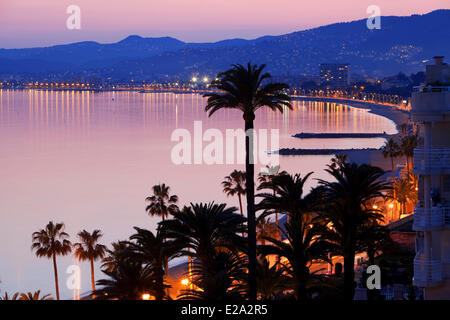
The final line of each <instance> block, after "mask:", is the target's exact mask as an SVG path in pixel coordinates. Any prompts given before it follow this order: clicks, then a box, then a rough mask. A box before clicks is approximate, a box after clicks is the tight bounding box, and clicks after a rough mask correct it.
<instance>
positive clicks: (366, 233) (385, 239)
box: [357, 222, 394, 265]
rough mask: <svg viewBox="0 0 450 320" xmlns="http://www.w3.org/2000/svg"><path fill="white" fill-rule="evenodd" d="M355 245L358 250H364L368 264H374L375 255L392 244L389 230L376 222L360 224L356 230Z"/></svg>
mask: <svg viewBox="0 0 450 320" xmlns="http://www.w3.org/2000/svg"><path fill="white" fill-rule="evenodd" d="M357 241H358V243H357V247H358V248H359V251H361V252H363V251H364V252H366V253H367V257H368V259H369V265H374V264H375V256H376V254H377V253H378V252H380V251H382V250H383V249H385V248H387V247H388V246H392V245H393V243H394V242H393V240H392V239H391V236H390V230H389V229H388V228H387V227H385V226H382V225H380V224H378V223H376V222H371V223H368V224H364V225H362V226H361V227H360V228H359V230H358V239H357Z"/></svg>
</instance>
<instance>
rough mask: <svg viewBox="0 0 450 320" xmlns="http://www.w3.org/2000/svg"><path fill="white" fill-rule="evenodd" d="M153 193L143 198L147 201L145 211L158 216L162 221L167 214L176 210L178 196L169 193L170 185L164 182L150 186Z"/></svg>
mask: <svg viewBox="0 0 450 320" xmlns="http://www.w3.org/2000/svg"><path fill="white" fill-rule="evenodd" d="M152 191H153V195H152V196H149V197H147V198H146V199H145V200H146V201H148V202H149V204H148V206H147V207H146V208H145V211H146V212H147V213H148V214H149V215H151V216H158V217H161V219H162V220H163V221H164V220H165V219H166V218H167V217H168V216H169V214H171V213H172V212H174V211H177V210H178V206H177V205H176V204H177V202H178V196H176V195H170V193H169V192H170V187H169V186H166V185H165V184H164V183H162V184H157V185H154V186H153V187H152Z"/></svg>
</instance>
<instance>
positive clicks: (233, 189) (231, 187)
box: [222, 170, 245, 215]
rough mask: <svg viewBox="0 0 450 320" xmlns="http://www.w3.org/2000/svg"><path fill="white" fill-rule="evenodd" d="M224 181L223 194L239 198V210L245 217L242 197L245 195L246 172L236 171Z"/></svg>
mask: <svg viewBox="0 0 450 320" xmlns="http://www.w3.org/2000/svg"><path fill="white" fill-rule="evenodd" d="M224 179H225V180H224V181H223V182H222V186H223V192H224V193H225V194H226V195H227V196H235V195H237V196H238V199H239V209H240V210H241V215H244V211H243V210H242V196H243V195H245V172H242V171H238V170H234V171H233V172H232V173H230V175H229V176H226V177H225V178H224Z"/></svg>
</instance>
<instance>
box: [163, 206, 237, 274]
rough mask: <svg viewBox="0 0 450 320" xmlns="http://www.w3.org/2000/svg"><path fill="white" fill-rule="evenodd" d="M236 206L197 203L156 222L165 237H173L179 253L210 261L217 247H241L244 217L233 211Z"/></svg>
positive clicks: (206, 262)
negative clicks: (158, 222) (178, 244)
mask: <svg viewBox="0 0 450 320" xmlns="http://www.w3.org/2000/svg"><path fill="white" fill-rule="evenodd" d="M236 211H237V208H236V207H229V208H226V204H225V203H222V204H215V203H214V202H210V203H207V204H206V203H198V204H193V203H191V205H190V206H189V207H184V208H183V210H181V211H178V212H175V213H174V214H173V217H174V219H170V220H166V221H163V222H161V223H160V225H161V227H162V228H163V232H164V234H165V235H166V237H167V238H170V239H174V240H177V243H180V244H181V245H182V246H183V248H185V249H189V250H191V251H189V252H188V251H185V250H182V251H181V253H182V254H183V255H188V256H192V257H194V258H195V259H196V260H198V261H199V262H200V263H201V264H202V265H204V266H208V265H209V264H211V263H213V260H214V256H215V254H216V251H218V250H225V249H226V250H229V251H238V250H240V249H243V247H244V243H243V241H244V240H243V238H242V237H241V236H239V235H238V233H239V232H244V231H245V224H244V222H245V218H244V217H242V216H241V215H240V214H237V213H236Z"/></svg>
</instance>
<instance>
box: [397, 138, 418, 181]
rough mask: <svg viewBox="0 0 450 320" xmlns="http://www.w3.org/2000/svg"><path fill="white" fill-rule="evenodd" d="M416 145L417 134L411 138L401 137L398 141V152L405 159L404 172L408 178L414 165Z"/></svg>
mask: <svg viewBox="0 0 450 320" xmlns="http://www.w3.org/2000/svg"><path fill="white" fill-rule="evenodd" d="M417 144H418V137H417V134H414V135H412V136H406V137H403V138H402V140H401V141H400V150H401V153H402V154H403V155H404V156H405V157H406V170H407V172H408V178H409V176H410V175H411V168H412V167H413V165H414V163H413V161H411V160H413V159H414V149H415V148H416V147H417Z"/></svg>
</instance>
